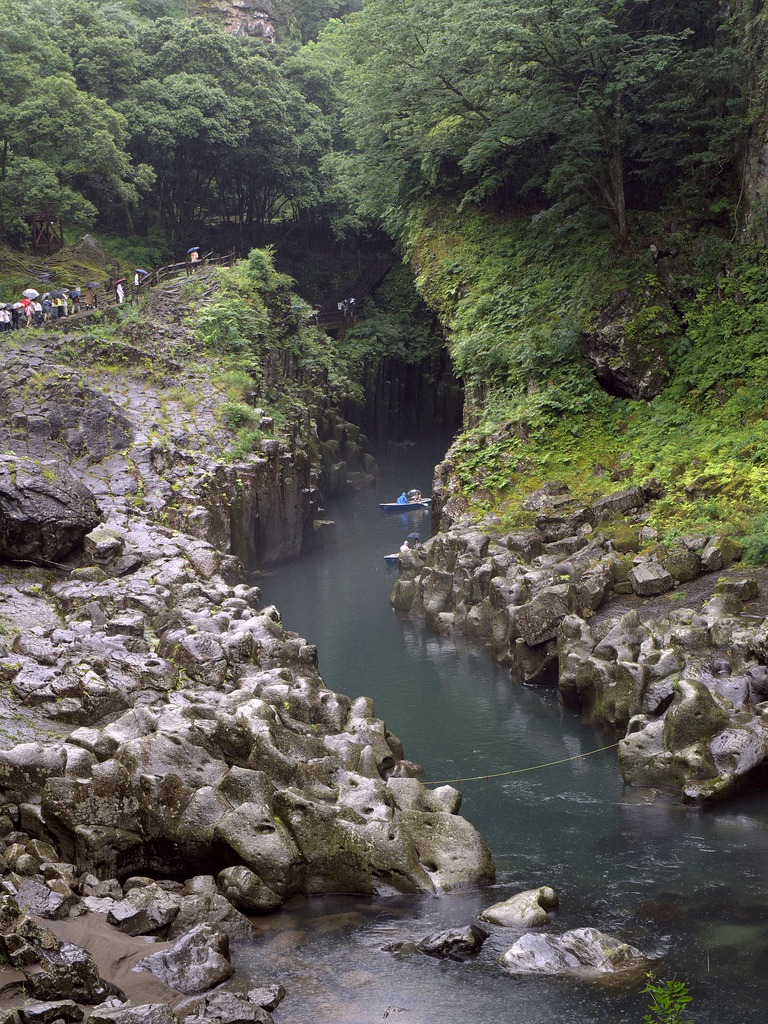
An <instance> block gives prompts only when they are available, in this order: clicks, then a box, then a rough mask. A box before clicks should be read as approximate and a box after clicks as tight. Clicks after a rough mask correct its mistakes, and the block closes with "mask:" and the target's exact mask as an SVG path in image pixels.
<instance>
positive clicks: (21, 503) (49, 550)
mask: <svg viewBox="0 0 768 1024" xmlns="http://www.w3.org/2000/svg"><path fill="white" fill-rule="evenodd" d="M100 514H101V513H100V510H99V507H98V505H97V504H96V499H95V498H94V496H93V495H92V494H91V492H90V491H89V490H88V488H87V487H85V486H84V485H83V484H82V483H80V481H79V480H78V479H77V478H76V477H75V475H74V474H73V473H72V472H71V471H70V470H69V469H67V467H66V466H64V465H62V464H61V463H59V462H40V461H37V460H35V459H28V458H18V457H16V456H11V455H2V456H0V560H1V559H9V560H13V559H22V560H25V561H29V562H36V563H45V562H51V561H56V560H57V559H60V558H64V557H65V556H66V555H68V554H69V553H70V551H72V549H73V548H76V547H78V546H79V545H80V544H82V542H83V539H84V537H85V535H86V534H87V533H89V532H90V531H91V530H92V529H93V528H94V527H95V526H96V524H97V523H98V522H99V518H100Z"/></svg>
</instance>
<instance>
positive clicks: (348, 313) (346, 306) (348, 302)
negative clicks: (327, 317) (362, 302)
mask: <svg viewBox="0 0 768 1024" xmlns="http://www.w3.org/2000/svg"><path fill="white" fill-rule="evenodd" d="M336 308H337V309H338V311H339V312H340V313H342V314H343V316H344V319H345V320H346V319H347V317H352V318H354V315H355V309H356V307H355V298H354V296H352V298H350V299H342V300H341V302H337V303H336Z"/></svg>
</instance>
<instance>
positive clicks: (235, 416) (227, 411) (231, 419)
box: [219, 402, 259, 430]
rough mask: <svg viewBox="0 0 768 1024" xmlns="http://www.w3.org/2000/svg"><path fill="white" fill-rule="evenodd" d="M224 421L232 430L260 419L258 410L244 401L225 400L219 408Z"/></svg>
mask: <svg viewBox="0 0 768 1024" xmlns="http://www.w3.org/2000/svg"><path fill="white" fill-rule="evenodd" d="M219 415H220V417H221V421H222V423H224V425H225V426H227V427H229V429H230V430H239V429H240V427H244V426H247V425H249V424H253V423H255V422H256V421H257V420H258V418H259V417H258V415H257V413H256V410H255V409H254V408H253V407H252V406H250V405H246V404H245V403H244V402H224V403H223V404H222V405H221V406H220V408H219Z"/></svg>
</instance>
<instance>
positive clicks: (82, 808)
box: [0, 290, 494, 1024]
mask: <svg viewBox="0 0 768 1024" xmlns="http://www.w3.org/2000/svg"><path fill="white" fill-rule="evenodd" d="M153 302H155V305H157V304H158V303H160V304H161V305H162V307H163V316H162V318H161V319H160V321H159V322H158V323H157V324H156V325H154V327H153V326H152V325H151V324H150V325H149V326H147V324H146V323H145V325H144V327H143V330H142V332H141V334H140V335H139V332H136V331H133V332H132V329H131V330H129V331H128V332H123V333H122V334H121V335H117V336H113V337H111V338H109V340H105V339H103V338H100V337H99V334H98V331H92V332H83V333H78V334H77V335H74V334H72V335H70V334H64V333H56V332H51V333H46V334H42V333H40V332H34V331H30V332H18V336H17V337H16V338H15V339H14V340H15V344H14V346H13V348H11V347H10V346H8V347H7V348H5V349H4V350H3V352H2V354H0V361H1V362H2V371H3V372H2V375H0V445H2V447H3V448H4V450H5V452H6V454H5V455H4V456H3V457H2V459H1V460H0V679H2V681H3V682H4V685H5V690H4V695H3V697H2V707H3V712H4V715H3V718H4V723H3V729H2V736H1V737H0V842H2V845H3V848H4V850H5V852H4V855H3V865H2V866H3V868H4V869H5V870H4V874H3V877H2V881H1V882H0V885H1V886H2V890H3V892H4V893H5V899H4V902H3V904H2V907H0V916H2V917H3V920H2V921H1V922H0V949H2V950H5V952H6V956H7V957H8V958H9V962H10V963H11V964H12V965H13V966H14V968H16V969H17V970H19V971H20V972H21V975H22V976H21V978H20V979H19V980H22V981H23V978H24V977H25V976H26V975H25V973H24V972H25V971H26V972H27V973H29V974H30V975H32V974H34V975H35V977H36V979H37V980H36V981H35V983H34V991H35V993H36V995H39V997H40V998H43V999H47V1000H51V999H53V1000H56V999H59V1000H60V999H70V1000H72V1001H73V1003H85V1004H88V1003H90V1004H94V1003H99V1004H102V1003H103V1001H104V1000H107V1002H108V1003H109V1001H110V1000H111V1001H112V1006H115V1005H119V1006H121V1007H122V1006H123V1005H124V999H125V996H126V992H127V991H128V988H127V987H126V988H125V989H123V987H122V985H123V981H124V980H125V979H122V978H118V975H119V973H120V972H119V971H118V969H117V964H118V963H122V962H123V961H124V960H125V958H126V956H127V955H128V954H127V953H126V951H125V950H124V949H122V947H121V949H120V950H117V951H116V954H115V962H114V965H113V966H114V967H115V971H116V972H117V974H115V975H114V976H113V977H111V979H107V980H106V981H105V980H103V979H101V978H100V977H99V972H98V970H97V969H96V966H95V962H94V960H93V958H92V957H90V956H89V955H88V954H87V953H85V951H84V950H82V949H79V947H77V946H74V947H72V946H71V943H69V942H65V941H61V942H59V940H58V939H57V938H56V937H55V936H53V935H52V934H50V933H49V932H47V931H46V930H45V929H41V930H38V931H36V930H35V929H34V928H32V925H31V924H30V922H29V918H28V917H27V916H26V914H35V915H37V916H38V917H40V916H42V917H45V918H49V919H51V920H54V919H55V920H56V921H58V919H59V918H62V919H67V920H68V919H69V917H70V914H72V915H79V914H82V913H84V912H87V911H90V912H92V913H99V914H101V915H106V917H107V922H108V924H109V925H110V926H112V928H113V929H118V930H121V931H124V932H126V933H127V934H128V935H143V934H152V935H154V936H156V937H158V938H161V939H167V940H169V941H171V940H173V944H172V945H171V946H170V947H169V948H168V949H163V950H161V951H160V952H158V953H157V954H153V955H152V956H150V957H146V958H145V959H144V960H142V962H141V964H139V965H138V966H140V967H142V966H143V969H144V970H146V971H149V972H153V973H154V974H156V975H157V977H158V978H159V979H160V980H161V981H162V982H163V983H164V985H165V986H166V988H163V987H162V986H161V995H160V997H159V998H158V999H157V1000H153V1002H152V1005H151V1006H150V1005H149V1004H147V1005H142V1006H140V1007H137V1011H136V1012H137V1013H139V1012H141V1013H144V1014H145V1016H138V1017H136V1018H135V1019H136V1020H142V1021H145V1020H155V1019H157V1020H160V1021H163V1022H164V1024H170V1022H175V1021H176V1020H177V1017H176V1015H175V1014H174V1013H173V1012H172V1011H171V1010H170V1009H168V1006H169V1005H170V1003H171V1002H172V1001H173V1000H174V999H176V998H179V993H180V992H183V993H192V994H197V993H201V992H204V991H206V990H207V989H209V988H210V987H211V986H212V985H214V984H217V983H218V982H219V981H221V980H223V979H225V978H226V977H228V976H229V975H230V974H231V973H232V967H231V964H230V962H229V958H228V952H227V950H228V944H229V941H230V940H231V941H254V939H255V933H254V930H253V928H252V926H251V925H250V923H249V922H248V921H247V919H246V918H245V917H243V915H242V914H241V913H240V912H239V910H242V911H245V912H247V913H250V914H254V913H260V912H265V911H269V910H274V909H275V908H276V907H279V906H281V904H282V903H283V902H284V901H285V900H287V899H288V898H289V897H291V896H292V895H295V894H315V893H329V892H358V893H364V894H376V893H392V892H400V893H439V892H443V891H446V890H452V889H456V888H461V887H465V886H476V885H479V884H484V883H486V882H488V881H490V880H492V879H493V877H494V865H493V861H492V858H491V855H490V853H489V851H488V849H487V847H486V845H485V843H484V842H483V840H482V838H481V837H480V836H479V835H478V833H477V832H476V830H475V829H474V828H473V827H472V826H471V825H470V824H469V823H468V822H467V821H466V820H465V819H463V818H462V817H460V815H459V813H458V812H459V806H460V794H459V793H458V792H457V791H456V790H454V789H453V788H452V787H450V786H444V787H441V788H440V789H438V790H435V791H429V790H427V789H426V788H425V787H424V786H423V785H422V784H421V782H420V781H419V780H418V777H417V776H418V772H419V769H418V766H416V765H413V764H412V763H411V762H409V761H407V760H406V758H405V756H404V752H403V750H402V747H401V744H400V742H399V741H398V739H397V737H396V736H394V735H393V734H392V733H390V732H389V730H388V729H387V727H386V725H385V723H384V722H382V721H381V720H380V719H378V718H377V717H376V715H375V711H374V708H373V705H372V702H371V701H370V700H369V699H367V698H365V697H357V698H350V697H346V696H344V695H341V694H337V693H335V692H334V691H333V690H331V689H329V688H328V687H327V686H326V685H325V682H324V681H323V680H322V679H321V677H320V675H319V673H318V670H317V652H316V650H315V648H314V647H313V646H312V645H311V644H310V643H308V642H307V641H306V640H304V639H302V638H301V637H299V636H297V635H296V634H294V633H289V632H286V631H285V629H284V628H283V626H282V623H281V620H280V613H279V611H278V610H277V609H276V608H274V607H263V606H262V604H261V600H260V593H259V590H258V588H256V587H253V586H250V585H248V584H247V583H246V582H244V576H243V570H242V561H245V562H248V563H250V564H251V565H252V566H263V565H266V564H270V563H271V562H274V561H277V560H279V559H281V558H287V557H294V556H296V555H297V554H299V553H300V552H302V551H305V550H307V549H308V547H310V546H311V545H312V544H316V543H320V542H322V540H323V538H328V537H329V536H332V527H333V524H332V523H328V522H327V521H326V520H324V519H323V518H322V516H323V509H322V500H323V499H322V492H321V490H320V487H321V486H322V488H323V490H325V491H326V492H327V493H341V492H343V491H344V490H345V489H347V488H349V487H351V486H364V485H366V484H367V483H370V481H371V472H372V471H373V470H374V469H375V465H374V463H373V459H372V457H371V456H370V454H369V453H368V450H367V448H368V446H367V440H366V437H365V435H364V434H363V433H362V432H361V431H360V429H359V428H358V427H355V426H354V425H353V424H351V423H349V422H347V421H345V420H344V419H343V417H342V416H341V415H340V414H339V413H338V412H335V411H334V410H332V409H326V410H319V411H318V413H317V415H313V414H312V412H311V410H309V409H307V412H306V414H305V415H304V416H302V417H301V420H300V421H299V420H297V422H296V423H294V424H291V425H290V427H289V429H286V430H284V431H283V432H282V433H281V434H279V435H277V434H276V433H275V432H274V429H273V425H272V424H271V422H270V420H269V417H266V416H265V415H264V414H259V412H258V410H256V412H255V413H254V415H256V416H258V415H261V424H260V425H261V428H262V431H263V434H264V436H263V438H262V440H261V442H260V445H259V448H258V450H256V451H255V452H253V453H252V454H251V455H250V456H249V457H247V458H245V459H243V460H241V461H235V460H233V459H232V458H231V456H228V454H227V453H228V450H229V445H230V443H231V431H229V430H228V428H227V426H226V424H225V423H224V422H223V419H222V417H221V416H220V415H219V408H220V405H221V402H222V398H223V395H222V393H221V392H220V391H219V390H218V388H217V385H216V383H215V374H214V373H213V372H212V370H211V367H210V365H208V364H207V363H206V361H205V357H204V353H203V352H201V351H200V350H199V349H197V350H195V352H196V356H195V358H194V359H190V358H189V353H190V348H192V347H194V339H193V338H192V336H191V334H190V332H189V331H188V330H187V329H186V328H185V327H184V325H183V323H182V322H181V317H180V316H178V315H177V316H174V315H173V310H172V309H171V308H170V306H172V305H173V302H174V298H173V294H172V290H166V293H165V297H164V298H163V297H159V298H157V299H156V300H153ZM154 312H155V313H156V312H157V310H154ZM152 315H153V307H152V306H150V307H149V309H148V310H147V317H148V318H151V317H152ZM153 331H154V333H153ZM185 357H186V358H185ZM270 432H271V433H270ZM238 555H239V556H240V557H241V559H242V561H241V560H240V559H239V558H238V557H237V556H238ZM202 873H205V874H202ZM158 878H160V879H161V880H162V882H161V883H158V884H155V883H154V881H153V880H154V879H158ZM236 908H239V910H238V909H236ZM105 927H106V926H105ZM79 934H82V932H81V933H79ZM20 936H21V937H20ZM22 938H23V941H22ZM109 941H112V940H109ZM70 947H71V948H70ZM72 950H76V951H77V952H76V954H75V953H72ZM131 956H132V957H133V958H134V959H136V958H137V955H136V950H135V949H134V950H132V951H131ZM192 963H194V964H197V965H198V966H197V967H195V969H194V970H191V968H190V964H192ZM198 968H199V969H198ZM146 985H147V983H145V987H144V988H143V989H142V993H141V995H140V998H139V1001H140V1002H142V1003H147V999H146V996H145V993H146V992H147V991H149V989H148V988H147V987H146ZM190 986H191V987H190ZM251 996H253V998H252V999H251ZM196 998H197V996H196ZM221 998H224V996H223V995H222V996H221V997H217V996H214V995H211V996H206V997H205V999H204V1000H203V1001H202V1002H199V1003H196V1004H195V1009H194V1015H193V1016H192V1017H190V1016H188V1014H187V1019H189V1020H193V1019H194V1020H199V1021H204V1020H222V1019H235V1017H236V1018H237V1019H241V1018H240V1017H238V1016H237V1014H238V1013H239V1014H241V1016H242V1014H243V1013H246V1012H247V1014H250V1015H249V1016H246V1017H244V1018H243V1019H248V1020H259V1021H265V1020H268V1019H269V1017H268V1012H269V1010H270V1009H273V1008H274V1006H276V1005H277V1003H278V1002H279V995H275V993H274V992H271V993H266V994H265V993H261V992H260V994H259V995H253V993H249V1000H250V1003H248V1006H247V1007H245V1008H244V1005H243V1006H241V1005H240V1004H238V1005H237V1006H235V1005H234V1004H233V1006H231V1007H229V1006H228V1008H226V1013H230V1016H229V1017H227V1016H226V1013H225V1009H224V1008H223V1004H221V1005H219V1002H217V999H219V1000H220V999H221ZM227 998H229V999H230V1000H234V1001H235V1003H237V1000H238V999H240V1001H241V1002H243V1000H242V998H241V997H235V996H232V995H228V996H227ZM134 1001H135V1000H134ZM225 1002H226V999H225ZM155 1003H157V1006H158V1007H161V1009H154V1008H153V1007H154V1005H155ZM150 1011H151V1012H150ZM76 1012H77V1007H75V1009H74V1010H72V1013H73V1014H75V1016H72V1017H71V1018H70V1019H76ZM110 1012H112V1011H111V1010H110V1009H109V1008H108V1007H105V1006H103V1005H102V1006H101V1007H100V1008H99V1009H98V1010H97V1011H95V1016H94V1019H97V1020H98V1019H102V1018H101V1017H99V1014H102V1015H105V1016H104V1019H105V1020H107V1019H110V1020H111V1019H112V1018H111V1017H110V1016H109V1013H110ZM126 1012H127V1011H126ZM152 1014H155V1016H152ZM157 1014H159V1016H157ZM222 1014H224V1016H222ZM232 1014H234V1015H235V1016H234V1017H233V1016H232ZM120 1019H125V1020H127V1019H129V1018H128V1017H124V1018H120ZM130 1019H134V1018H130Z"/></svg>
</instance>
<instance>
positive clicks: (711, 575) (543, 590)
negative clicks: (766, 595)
mask: <svg viewBox="0 0 768 1024" xmlns="http://www.w3.org/2000/svg"><path fill="white" fill-rule="evenodd" d="M438 475H439V474H438ZM658 494H659V489H658V485H657V484H656V482H655V481H652V480H649V481H648V482H647V483H646V485H645V486H644V487H642V488H641V487H633V488H629V489H626V490H624V491H619V492H617V493H614V494H610V495H607V496H606V497H604V498H602V499H599V500H597V501H594V502H592V503H591V504H590V505H581V504H579V503H578V502H576V501H574V500H573V499H572V498H571V496H570V495H569V493H568V490H567V488H566V487H565V486H564V485H562V484H552V485H549V486H547V487H545V488H543V489H542V490H541V491H540V492H537V493H535V494H532V495H530V496H529V498H528V499H527V507H528V509H529V510H530V511H531V512H532V513H533V514H534V515H535V526H532V527H531V528H529V529H520V530H511V531H510V530H506V531H503V530H501V529H499V527H498V525H497V524H496V523H495V522H494V521H493V519H492V518H490V519H488V520H486V521H483V522H481V523H472V522H470V521H469V520H468V519H467V518H466V517H465V516H463V514H462V513H463V509H462V503H461V502H460V501H458V500H457V499H455V498H451V497H446V492H445V489H443V491H442V492H440V491H438V497H439V501H438V509H437V515H438V517H439V519H440V521H441V522H442V523H443V525H444V532H442V533H439V534H437V535H436V536H435V537H433V538H432V540H430V541H428V542H427V543H426V544H425V545H423V546H422V547H421V548H418V549H416V550H411V551H408V552H404V553H402V554H401V555H400V559H399V562H400V574H399V579H398V580H397V582H396V584H395V587H394V590H393V593H392V603H393V605H394V607H395V608H396V609H398V610H400V611H402V612H405V613H407V614H409V615H411V616H414V617H421V618H424V619H425V620H426V622H427V624H428V625H430V626H431V627H432V628H433V629H434V630H436V631H437V632H440V633H446V634H450V633H454V632H457V633H459V632H460V633H464V634H466V635H469V636H471V637H476V638H482V639H487V640H489V641H490V644H491V649H492V651H493V655H494V657H495V658H496V660H497V661H499V662H500V663H501V664H503V665H508V666H509V668H510V672H511V674H512V676H513V678H514V679H515V680H517V681H520V682H524V683H530V684H548V685H553V686H557V687H558V690H559V693H560V696H561V699H562V700H563V702H564V703H565V704H566V705H567V706H569V707H573V708H576V709H581V710H582V711H583V712H584V713H585V714H586V715H587V716H588V717H589V718H590V719H591V720H592V721H594V722H596V723H598V724H600V725H601V726H603V727H605V728H606V729H608V730H610V731H611V732H613V733H614V735H617V736H624V737H625V738H624V739H623V740H622V742H621V744H620V763H621V769H622V772H623V774H624V777H625V779H626V781H627V782H629V783H631V784H634V785H639V786H664V787H674V788H677V789H678V790H679V791H680V792H681V795H682V797H683V799H684V800H685V801H687V802H690V803H710V802H714V801H718V800H722V799H724V798H726V797H728V796H731V795H733V794H735V793H737V792H740V791H742V790H743V789H745V788H753V787H758V786H762V785H764V784H765V783H766V781H767V780H768V725H767V722H768V718H767V717H766V709H768V700H767V698H768V655H767V654H766V646H765V637H764V634H765V632H766V628H767V623H768V620H764V621H762V622H761V617H762V616H761V614H760V613H762V614H764V613H765V611H764V607H763V605H762V603H761V602H760V601H759V597H760V584H762V586H765V582H766V581H765V574H764V573H762V572H760V571H756V570H750V571H743V570H742V571H739V570H738V568H737V567H735V566H734V564H733V563H734V561H735V560H737V559H738V558H739V557H740V554H741V551H740V548H739V546H738V545H737V544H735V543H734V542H732V541H730V540H729V539H728V538H727V537H724V536H703V535H702V536H690V537H682V538H680V539H679V540H678V541H675V542H673V543H667V544H662V543H660V542H659V541H658V537H657V535H656V532H655V531H654V530H651V529H649V528H647V527H645V526H643V521H644V519H645V517H646V515H645V514H646V510H647V507H648V504H649V502H652V501H653V500H654V498H655V497H658ZM691 591H693V593H694V595H695V598H696V601H695V604H694V605H692V606H690V607H688V606H686V607H678V608H676V609H673V607H672V606H671V605H670V603H669V601H668V597H669V596H672V597H674V596H676V595H677V593H679V595H680V596H681V597H683V598H686V597H688V596H689V594H690V592H691ZM745 607H746V611H747V614H746V616H742V612H744V611H745Z"/></svg>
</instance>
